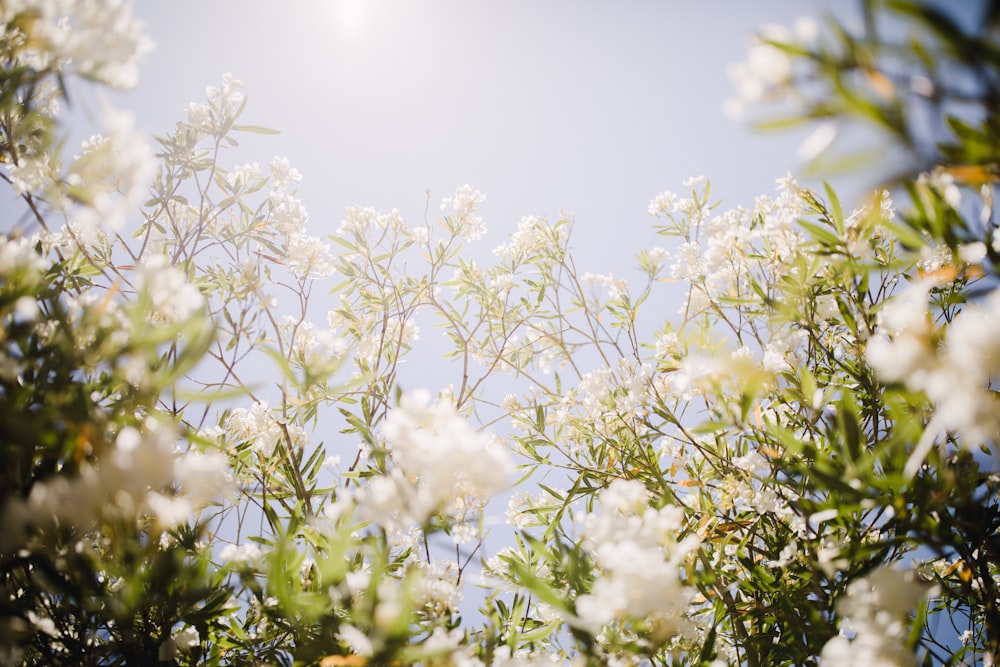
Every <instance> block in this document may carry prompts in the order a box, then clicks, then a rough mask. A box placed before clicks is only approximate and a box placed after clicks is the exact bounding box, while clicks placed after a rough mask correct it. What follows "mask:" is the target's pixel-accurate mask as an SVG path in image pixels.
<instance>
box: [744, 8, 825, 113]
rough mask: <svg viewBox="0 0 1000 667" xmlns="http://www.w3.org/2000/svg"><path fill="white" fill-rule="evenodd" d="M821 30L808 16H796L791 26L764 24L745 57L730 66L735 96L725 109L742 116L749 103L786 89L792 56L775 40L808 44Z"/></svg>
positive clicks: (812, 41)
mask: <svg viewBox="0 0 1000 667" xmlns="http://www.w3.org/2000/svg"><path fill="white" fill-rule="evenodd" d="M819 34H820V31H819V25H818V24H817V23H816V21H814V20H813V19H811V18H808V17H801V18H799V19H797V20H796V21H795V23H794V25H793V27H792V28H791V29H789V28H787V27H786V26H781V25H775V24H769V25H765V26H762V27H761V29H760V33H759V35H758V36H757V37H756V38H755V39H754V40H753V43H752V44H751V45H750V49H749V51H748V52H747V57H746V60H744V61H742V62H738V63H734V64H732V65H730V66H729V69H728V74H729V78H730V80H731V81H732V82H733V85H734V86H735V88H736V97H735V98H733V99H731V100H728V101H727V102H726V107H725V109H726V112H727V113H728V114H729V115H730V116H732V117H734V118H740V117H741V116H742V115H743V113H744V111H745V110H746V108H747V107H748V106H750V105H752V104H754V103H757V102H760V101H762V100H765V99H768V98H770V97H774V96H775V95H779V94H781V93H783V92H784V91H785V90H787V89H788V88H789V84H791V81H792V74H793V71H792V58H791V56H789V54H788V53H787V52H786V51H784V50H783V49H781V48H779V47H778V46H776V44H790V45H796V46H799V47H803V46H809V45H811V44H813V43H814V42H815V41H816V40H817V39H818V38H819Z"/></svg>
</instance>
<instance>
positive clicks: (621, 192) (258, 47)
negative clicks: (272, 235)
mask: <svg viewBox="0 0 1000 667" xmlns="http://www.w3.org/2000/svg"><path fill="white" fill-rule="evenodd" d="M832 4H833V3H832V2H831V1H830V0H827V1H826V2H820V1H819V0H809V1H796V2H788V1H786V2H779V1H776V0H769V1H756V2H752V3H748V2H737V1H726V2H722V1H714V2H699V3H695V2H680V1H669V2H668V1H662V2H652V1H633V2H597V1H590V0H584V1H580V0H575V1H570V0H554V1H528V0H513V1H511V0H504V1H503V2H489V3H488V2H473V1H468V0H461V1H459V0H424V1H421V2H413V1H410V2H403V1H394V2H388V1H380V0H339V1H337V0H309V1H306V0H300V1H296V2H284V3H280V4H279V3H274V2H265V1H264V0H243V1H240V2H221V1H220V2H201V1H196V0H172V1H171V2H169V3H167V2H141V3H137V4H136V7H135V11H136V13H137V14H138V15H139V16H140V17H141V18H142V19H143V20H144V21H145V22H146V24H147V29H148V31H149V33H150V34H151V36H152V37H153V39H154V40H155V42H156V50H155V51H154V52H153V53H151V54H150V55H149V56H147V58H146V60H145V61H144V65H143V67H142V71H141V83H140V85H139V87H138V88H137V89H136V90H135V91H133V92H132V93H130V94H128V95H126V96H124V97H122V98H117V99H116V103H117V104H119V105H121V106H124V107H127V108H132V109H134V110H135V111H136V112H137V116H138V122H139V124H140V126H142V127H143V128H144V129H146V130H148V131H149V132H152V133H163V132H165V131H166V130H167V129H168V128H170V127H172V125H173V123H174V122H175V121H176V120H178V119H181V118H183V117H184V110H185V108H186V106H187V103H188V102H191V101H200V100H202V99H203V98H204V87H205V86H206V85H207V84H217V83H218V82H219V81H220V80H221V76H222V74H223V73H224V72H231V73H232V74H233V75H234V76H236V77H237V78H240V79H242V80H243V81H244V82H245V84H246V88H245V93H246V95H247V96H248V97H249V104H248V107H247V111H246V113H245V115H244V122H247V123H254V124H260V125H266V126H269V127H272V128H275V129H278V130H281V131H282V135H280V136H275V137H263V138H259V139H258V138H253V140H251V141H247V142H244V144H243V146H242V147H241V151H240V152H239V153H234V154H233V155H232V156H231V158H230V160H231V162H230V164H238V163H241V162H245V161H249V160H257V161H259V162H261V163H262V164H264V163H266V162H267V161H268V160H269V159H270V158H271V157H272V156H273V155H275V154H280V155H283V156H286V157H288V158H289V159H290V160H291V162H292V164H293V166H295V167H297V168H298V169H299V170H300V171H301V172H302V174H303V176H304V178H303V181H302V183H301V184H300V187H299V195H300V197H301V198H302V200H303V201H304V203H305V205H306V206H307V208H308V209H309V212H310V228H311V229H310V231H311V233H313V234H316V235H325V234H327V233H332V232H333V230H334V229H336V227H337V224H338V221H339V220H340V218H341V217H342V213H343V210H344V208H345V207H347V206H350V205H354V204H360V205H366V206H368V205H370V206H375V207H376V208H380V209H390V208H394V207H395V208H398V209H400V211H401V212H402V214H403V215H404V217H405V218H407V219H408V220H409V221H410V222H414V223H417V222H420V221H421V220H422V218H423V213H424V205H425V199H426V196H425V191H426V190H427V189H430V190H431V192H432V197H433V198H432V203H433V206H434V207H435V210H436V206H437V202H439V201H440V199H441V198H442V197H444V196H447V195H449V194H451V193H452V192H453V191H454V189H455V187H456V186H459V185H462V184H464V183H469V184H471V185H472V186H473V187H475V188H478V189H479V190H481V191H482V192H483V193H485V194H486V196H487V202H486V207H485V209H484V218H485V220H486V222H487V225H488V227H489V229H490V234H489V235H488V237H487V239H485V240H484V241H483V243H484V244H485V245H486V246H488V247H489V248H491V247H492V246H493V245H496V244H497V243H500V242H501V241H502V240H503V237H504V235H505V234H506V233H507V232H509V231H513V230H514V229H515V228H516V226H517V222H518V221H519V220H520V218H521V216H522V215H526V214H541V215H548V216H549V217H550V218H551V219H555V218H556V217H557V216H558V214H559V212H560V211H561V210H564V211H566V212H568V213H571V214H573V216H574V218H575V221H576V224H575V228H574V245H575V246H576V247H577V249H578V251H579V252H580V253H581V255H582V261H581V264H580V268H581V270H591V271H595V272H606V271H608V270H619V271H620V270H621V267H626V268H627V267H629V266H631V264H632V262H631V257H632V256H633V255H634V254H635V252H636V251H638V250H639V249H640V248H643V247H648V246H649V245H652V244H656V243H661V241H660V240H659V239H658V238H657V237H656V236H655V235H654V234H653V232H652V231H651V229H652V228H651V222H652V220H651V219H650V218H649V217H648V215H647V213H646V207H647V204H648V202H649V201H650V199H652V198H653V197H654V196H655V195H656V194H657V193H659V192H660V191H662V190H665V189H669V190H675V191H676V190H681V189H682V187H681V183H682V181H683V180H684V179H685V178H687V177H688V176H694V175H699V174H704V175H705V176H707V177H709V178H710V179H711V180H712V182H713V192H714V193H715V194H717V195H718V196H720V197H722V198H723V199H724V200H725V203H726V204H727V205H733V206H735V205H736V204H752V202H753V198H754V196H755V195H758V194H763V193H770V192H772V190H773V187H774V180H775V179H776V178H777V177H779V176H782V175H784V173H785V171H786V170H787V169H793V170H795V169H796V168H797V166H798V165H797V163H796V160H795V147H796V145H797V143H798V141H800V140H801V138H802V136H803V135H802V134H798V135H769V136H761V135H754V134H752V133H751V132H750V130H749V129H748V128H747V127H746V125H745V124H744V123H739V122H735V121H732V120H730V119H729V118H727V117H726V116H725V114H724V113H723V110H722V107H723V102H724V100H725V99H726V98H727V97H729V96H730V95H732V90H733V89H732V86H731V84H730V82H729V80H728V77H727V75H726V65H727V64H728V63H731V62H734V61H737V60H739V59H741V58H742V57H743V55H744V53H745V46H746V40H747V38H748V36H749V35H750V34H751V32H752V31H753V29H754V28H755V27H757V26H759V25H760V24H762V23H767V22H775V23H783V24H786V25H789V24H791V22H792V20H794V18H795V17H797V16H801V15H813V16H817V17H818V16H821V15H822V14H823V13H824V12H826V11H829V7H830V6H831V5H832ZM852 6H853V5H852ZM487 251H488V248H487Z"/></svg>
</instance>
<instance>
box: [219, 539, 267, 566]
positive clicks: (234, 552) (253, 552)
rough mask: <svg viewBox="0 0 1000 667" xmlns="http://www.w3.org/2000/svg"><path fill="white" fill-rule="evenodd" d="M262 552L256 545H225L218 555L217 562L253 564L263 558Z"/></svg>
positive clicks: (250, 543) (249, 543)
mask: <svg viewBox="0 0 1000 667" xmlns="http://www.w3.org/2000/svg"><path fill="white" fill-rule="evenodd" d="M263 555H264V552H262V551H261V550H260V547H258V546H257V545H256V544H253V543H252V542H248V543H247V544H240V545H237V544H227V545H226V546H225V548H223V550H222V551H221V552H220V553H219V560H221V561H222V562H224V563H247V564H254V563H256V562H257V561H259V560H260V559H261V557H263Z"/></svg>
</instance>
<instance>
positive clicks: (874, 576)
mask: <svg viewBox="0 0 1000 667" xmlns="http://www.w3.org/2000/svg"><path fill="white" fill-rule="evenodd" d="M929 592H930V587H929V586H928V585H927V584H924V583H922V582H920V581H918V580H916V579H915V577H914V576H913V573H912V572H907V571H904V570H899V569H896V568H893V567H888V566H886V567H880V568H879V569H877V570H875V571H874V572H872V573H871V574H869V575H868V576H866V577H862V578H860V579H856V580H855V581H852V582H851V583H850V584H848V586H847V594H846V596H845V597H843V598H841V599H840V600H838V601H837V611H838V612H839V613H840V614H841V615H842V616H843V618H844V621H843V624H842V625H841V628H840V635H838V636H836V637H834V638H833V639H831V640H830V641H828V642H827V643H826V645H825V646H824V647H823V652H822V654H821V656H820V657H821V659H822V662H823V667H855V666H856V665H870V666H871V667H915V665H917V658H916V656H915V655H914V654H913V652H912V651H911V650H910V649H909V648H908V647H907V645H906V641H907V635H908V631H909V623H908V622H907V615H908V614H909V613H910V612H911V611H912V610H913V607H914V606H915V605H916V604H917V603H918V602H920V600H922V599H923V598H924V597H925V596H926V595H927V594H928V593H929Z"/></svg>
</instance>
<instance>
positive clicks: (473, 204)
mask: <svg viewBox="0 0 1000 667" xmlns="http://www.w3.org/2000/svg"><path fill="white" fill-rule="evenodd" d="M484 201H486V196H485V195H484V194H482V193H481V192H480V191H479V190H473V189H472V186H470V185H463V186H462V187H460V188H458V189H457V190H455V194H454V195H453V196H451V197H445V198H444V199H443V200H442V201H441V210H442V211H444V210H447V209H449V208H450V209H452V210H453V211H454V216H449V219H450V220H451V224H452V231H454V232H455V233H456V234H458V235H459V236H462V237H464V238H465V239H466V240H467V241H475V240H476V239H478V238H479V237H481V236H482V235H483V234H484V233H485V232H486V226H485V225H484V224H483V219H482V218H481V217H479V215H478V212H479V210H480V209H481V208H482V206H483V202H484Z"/></svg>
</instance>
